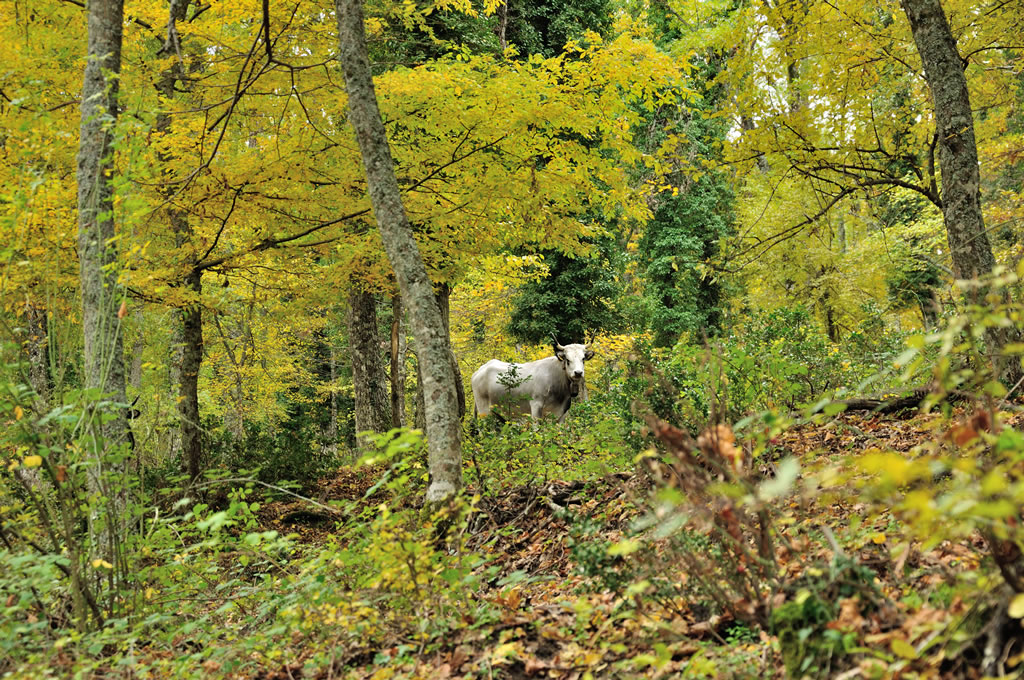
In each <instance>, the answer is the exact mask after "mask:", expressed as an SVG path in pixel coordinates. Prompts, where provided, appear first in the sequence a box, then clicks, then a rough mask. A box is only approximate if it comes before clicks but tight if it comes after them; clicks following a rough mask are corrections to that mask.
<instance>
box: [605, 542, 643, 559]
mask: <svg viewBox="0 0 1024 680" xmlns="http://www.w3.org/2000/svg"><path fill="white" fill-rule="evenodd" d="M640 548H641V543H640V541H638V540H636V539H634V538H624V539H622V540H621V541H619V542H618V543H613V544H612V545H610V546H608V554H609V555H612V556H615V555H629V554H632V553H635V552H636V551H637V550H639V549H640Z"/></svg>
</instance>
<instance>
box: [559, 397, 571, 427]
mask: <svg viewBox="0 0 1024 680" xmlns="http://www.w3.org/2000/svg"><path fill="white" fill-rule="evenodd" d="M570 406H572V397H570V398H568V399H566V400H565V403H564V404H562V415H560V416H558V422H560V423H563V422H565V417H566V416H567V415H569V407H570Z"/></svg>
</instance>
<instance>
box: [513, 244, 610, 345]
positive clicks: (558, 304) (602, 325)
mask: <svg viewBox="0 0 1024 680" xmlns="http://www.w3.org/2000/svg"><path fill="white" fill-rule="evenodd" d="M591 247H592V248H593V250H594V252H595V255H591V256H588V255H575V256H574V255H567V254H565V253H562V252H560V251H557V250H551V251H547V252H545V253H544V262H545V263H546V264H547V267H548V273H547V276H545V277H544V278H542V279H539V280H537V281H530V282H528V283H526V284H524V285H523V286H522V287H521V288H520V290H519V293H518V294H517V295H516V296H515V298H514V299H513V301H512V305H513V309H512V316H511V318H510V319H509V324H508V330H509V333H511V334H512V335H513V336H515V337H516V338H518V339H520V340H522V341H524V342H529V343H532V344H541V343H548V342H550V340H551V334H552V333H554V335H555V337H557V338H558V341H559V342H561V343H563V344H567V343H571V342H585V341H586V338H587V336H588V335H592V334H595V333H598V332H602V331H608V332H613V333H614V332H618V331H619V329H620V327H621V326H622V324H623V318H622V314H621V313H620V312H619V310H618V309H617V308H616V306H615V303H616V301H617V300H618V299H619V298H620V296H621V294H622V285H621V284H620V283H619V281H618V277H617V276H616V271H617V270H618V269H619V267H618V264H619V263H616V262H615V261H614V251H615V249H616V247H617V242H616V240H615V239H614V238H612V237H605V238H603V239H600V240H599V241H598V242H597V243H596V244H593V245H592V246H591Z"/></svg>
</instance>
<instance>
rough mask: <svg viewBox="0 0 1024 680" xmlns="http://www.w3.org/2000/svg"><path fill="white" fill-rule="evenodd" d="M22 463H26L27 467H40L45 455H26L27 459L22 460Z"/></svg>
mask: <svg viewBox="0 0 1024 680" xmlns="http://www.w3.org/2000/svg"><path fill="white" fill-rule="evenodd" d="M21 464H22V465H24V466H25V467H30V468H34V467H39V466H40V465H42V464H43V457H42V456H26V457H25V460H23V461H21Z"/></svg>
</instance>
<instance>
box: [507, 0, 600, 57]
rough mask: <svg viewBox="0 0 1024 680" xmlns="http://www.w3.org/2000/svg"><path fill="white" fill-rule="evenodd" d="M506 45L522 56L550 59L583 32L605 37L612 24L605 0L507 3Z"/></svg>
mask: <svg viewBox="0 0 1024 680" xmlns="http://www.w3.org/2000/svg"><path fill="white" fill-rule="evenodd" d="M507 11H508V26H507V28H506V30H505V35H506V39H507V40H508V42H509V44H511V45H515V46H516V48H518V50H519V53H520V54H522V55H531V54H540V55H543V56H545V57H553V56H555V55H558V54H562V53H563V48H564V47H565V45H566V43H568V42H569V41H570V40H576V41H580V40H582V39H583V37H584V33H586V32H587V31H593V32H594V33H597V34H598V35H601V36H607V35H608V33H609V31H610V29H611V24H612V16H613V12H612V4H611V3H610V2H609V0H567V1H566V2H559V0H511V1H510V2H509V3H508V8H507Z"/></svg>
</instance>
